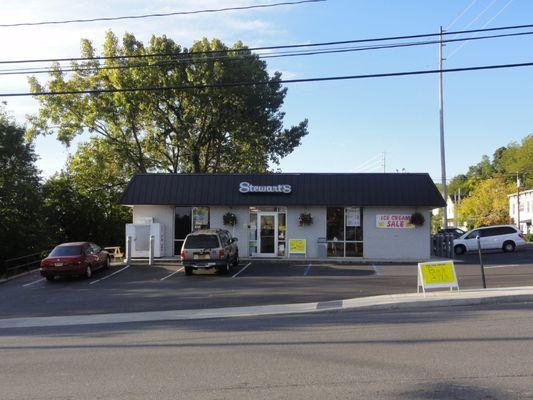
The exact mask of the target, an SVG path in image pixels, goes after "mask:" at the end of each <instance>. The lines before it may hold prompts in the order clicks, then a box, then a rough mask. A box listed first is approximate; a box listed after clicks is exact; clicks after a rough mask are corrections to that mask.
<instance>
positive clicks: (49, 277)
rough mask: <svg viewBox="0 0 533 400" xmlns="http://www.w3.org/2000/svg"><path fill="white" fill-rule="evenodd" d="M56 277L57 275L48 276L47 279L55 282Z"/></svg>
mask: <svg viewBox="0 0 533 400" xmlns="http://www.w3.org/2000/svg"><path fill="white" fill-rule="evenodd" d="M55 278H56V277H55V276H47V277H46V280H47V281H48V282H53V281H54V279H55Z"/></svg>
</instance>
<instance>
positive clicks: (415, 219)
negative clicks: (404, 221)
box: [409, 212, 426, 226]
mask: <svg viewBox="0 0 533 400" xmlns="http://www.w3.org/2000/svg"><path fill="white" fill-rule="evenodd" d="M409 222H410V223H411V224H413V225H414V226H422V225H424V222H426V219H425V218H424V216H423V215H422V214H421V213H419V212H415V213H413V214H412V215H411V218H410V219H409Z"/></svg>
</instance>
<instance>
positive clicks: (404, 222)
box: [376, 214, 415, 229]
mask: <svg viewBox="0 0 533 400" xmlns="http://www.w3.org/2000/svg"><path fill="white" fill-rule="evenodd" d="M410 220H411V215H406V214H405V215H404V214H380V215H376V227H377V228H385V229H411V228H414V227H415V226H414V225H413V224H412V223H411V222H409V221H410Z"/></svg>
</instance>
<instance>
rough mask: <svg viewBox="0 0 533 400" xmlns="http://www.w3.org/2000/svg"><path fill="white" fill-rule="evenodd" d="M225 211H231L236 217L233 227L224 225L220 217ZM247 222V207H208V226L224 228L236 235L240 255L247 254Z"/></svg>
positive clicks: (248, 217) (248, 219)
mask: <svg viewBox="0 0 533 400" xmlns="http://www.w3.org/2000/svg"><path fill="white" fill-rule="evenodd" d="M227 212H231V213H233V214H235V216H236V217H237V224H236V225H235V226H233V227H232V226H226V225H224V221H223V219H222V217H223V215H224V214H226V213H227ZM249 223H250V211H249V208H248V207H229V206H228V207H225V206H222V207H220V206H214V207H209V227H210V228H212V229H225V230H227V231H229V232H230V233H231V234H232V236H233V237H236V238H237V244H238V245H239V255H240V256H241V257H247V256H248V224H249Z"/></svg>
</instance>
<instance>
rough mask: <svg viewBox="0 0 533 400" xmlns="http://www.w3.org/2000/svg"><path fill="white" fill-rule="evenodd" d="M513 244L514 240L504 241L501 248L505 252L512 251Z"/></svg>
mask: <svg viewBox="0 0 533 400" xmlns="http://www.w3.org/2000/svg"><path fill="white" fill-rule="evenodd" d="M515 247H516V246H515V244H514V242H505V243H504V244H503V247H502V250H503V251H504V252H505V253H512V252H513V251H514V249H515Z"/></svg>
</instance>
